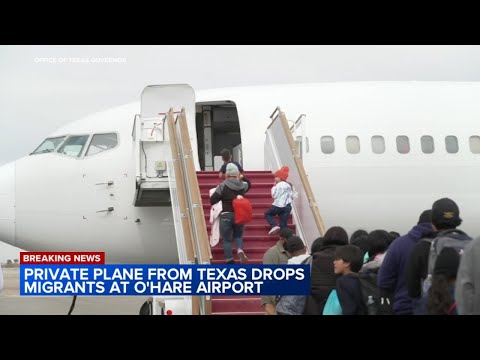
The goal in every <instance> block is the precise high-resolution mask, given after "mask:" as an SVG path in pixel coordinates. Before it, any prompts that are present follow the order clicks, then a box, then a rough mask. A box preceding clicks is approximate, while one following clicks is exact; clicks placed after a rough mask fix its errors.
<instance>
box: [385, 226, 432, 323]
mask: <svg viewBox="0 0 480 360" xmlns="http://www.w3.org/2000/svg"><path fill="white" fill-rule="evenodd" d="M433 236H434V232H433V229H432V224H430V223H421V224H418V225H415V226H414V227H413V228H412V229H411V230H410V231H409V232H408V234H406V235H403V236H401V237H399V238H397V239H395V240H394V241H393V243H392V244H391V245H390V247H389V248H388V251H387V254H386V255H385V258H384V259H383V263H382V266H381V267H380V270H379V272H378V280H377V284H378V287H379V288H381V289H385V290H388V291H390V292H394V300H393V310H394V311H395V313H396V314H410V313H412V312H413V304H412V298H410V296H408V291H407V280H406V269H407V262H408V259H409V257H410V254H411V252H412V250H413V247H414V246H415V244H417V243H418V241H419V240H420V239H422V238H424V237H433Z"/></svg>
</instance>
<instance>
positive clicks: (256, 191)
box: [197, 171, 295, 315]
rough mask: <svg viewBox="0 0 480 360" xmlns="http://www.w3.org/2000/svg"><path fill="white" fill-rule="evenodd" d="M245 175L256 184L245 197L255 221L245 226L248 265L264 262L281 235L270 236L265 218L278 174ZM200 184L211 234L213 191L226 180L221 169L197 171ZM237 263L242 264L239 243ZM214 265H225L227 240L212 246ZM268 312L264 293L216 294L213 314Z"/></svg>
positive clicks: (257, 172)
mask: <svg viewBox="0 0 480 360" xmlns="http://www.w3.org/2000/svg"><path fill="white" fill-rule="evenodd" d="M244 176H245V177H246V178H248V179H249V180H250V181H251V183H252V188H251V189H250V191H248V192H247V194H246V195H245V197H247V198H248V199H250V202H251V203H252V206H253V220H252V221H251V222H250V223H248V224H247V225H246V226H245V232H244V234H243V246H244V251H245V254H246V255H247V257H248V264H262V260H263V254H265V251H267V250H268V249H269V248H270V247H272V246H273V245H275V243H276V242H277V240H278V235H268V231H269V230H270V225H269V224H268V223H267V221H266V220H265V218H264V213H265V211H267V210H268V209H269V208H270V207H271V206H272V196H271V193H270V190H271V188H272V185H273V181H274V176H273V174H272V172H271V171H246V172H245V173H244ZM197 178H198V184H199V187H200V193H201V196H202V203H203V212H204V214H205V222H206V224H207V230H208V234H210V233H211V224H210V208H211V205H210V197H209V190H210V189H212V188H215V187H216V186H217V185H219V184H220V183H221V182H222V181H223V180H222V179H220V178H219V177H218V172H217V171H197ZM292 221H293V220H292V216H291V215H290V218H289V221H288V226H289V227H290V228H291V229H293V230H294V231H295V225H294V224H293V222H292ZM233 247H234V257H235V262H236V263H238V264H239V263H240V260H239V258H238V256H237V253H236V249H235V243H234V242H233ZM211 263H212V264H225V256H224V254H223V241H222V239H220V242H219V243H218V244H217V245H216V246H214V247H213V248H212V260H211ZM264 313H265V312H264V311H263V308H262V307H261V301H260V296H212V314H213V315H237V314H238V315H262V314H264Z"/></svg>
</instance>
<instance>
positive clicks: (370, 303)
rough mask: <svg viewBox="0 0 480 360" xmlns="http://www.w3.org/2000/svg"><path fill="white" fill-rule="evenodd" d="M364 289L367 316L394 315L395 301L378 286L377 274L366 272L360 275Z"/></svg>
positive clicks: (361, 285)
mask: <svg viewBox="0 0 480 360" xmlns="http://www.w3.org/2000/svg"><path fill="white" fill-rule="evenodd" d="M358 279H359V280H360V287H361V289H362V296H363V303H364V304H365V308H366V314H365V315H393V314H394V312H393V301H392V299H391V298H390V297H389V296H387V295H386V294H383V293H382V292H381V291H380V289H379V288H378V286H377V272H375V271H366V272H361V273H359V274H358Z"/></svg>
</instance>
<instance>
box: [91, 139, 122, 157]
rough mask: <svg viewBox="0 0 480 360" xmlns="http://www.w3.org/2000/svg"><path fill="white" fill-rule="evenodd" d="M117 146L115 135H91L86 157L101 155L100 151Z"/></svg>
mask: <svg viewBox="0 0 480 360" xmlns="http://www.w3.org/2000/svg"><path fill="white" fill-rule="evenodd" d="M117 144H118V140H117V134H115V133H111V134H96V135H93V138H92V141H90V146H89V147H88V150H87V154H86V155H87V156H89V155H95V154H98V153H101V152H102V151H105V150H109V149H113V148H114V147H115V146H117Z"/></svg>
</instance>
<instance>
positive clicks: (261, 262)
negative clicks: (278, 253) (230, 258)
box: [210, 254, 263, 265]
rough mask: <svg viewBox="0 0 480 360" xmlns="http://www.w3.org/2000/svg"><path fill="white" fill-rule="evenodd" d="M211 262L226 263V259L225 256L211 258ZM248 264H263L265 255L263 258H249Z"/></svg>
mask: <svg viewBox="0 0 480 360" xmlns="http://www.w3.org/2000/svg"><path fill="white" fill-rule="evenodd" d="M247 256H248V254H247ZM234 257H235V256H234ZM210 264H213V265H225V259H224V258H223V257H222V258H221V259H213V260H210ZM237 264H240V262H239V261H237ZM247 264H263V257H262V258H261V259H259V258H255V259H250V258H248V262H247Z"/></svg>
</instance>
